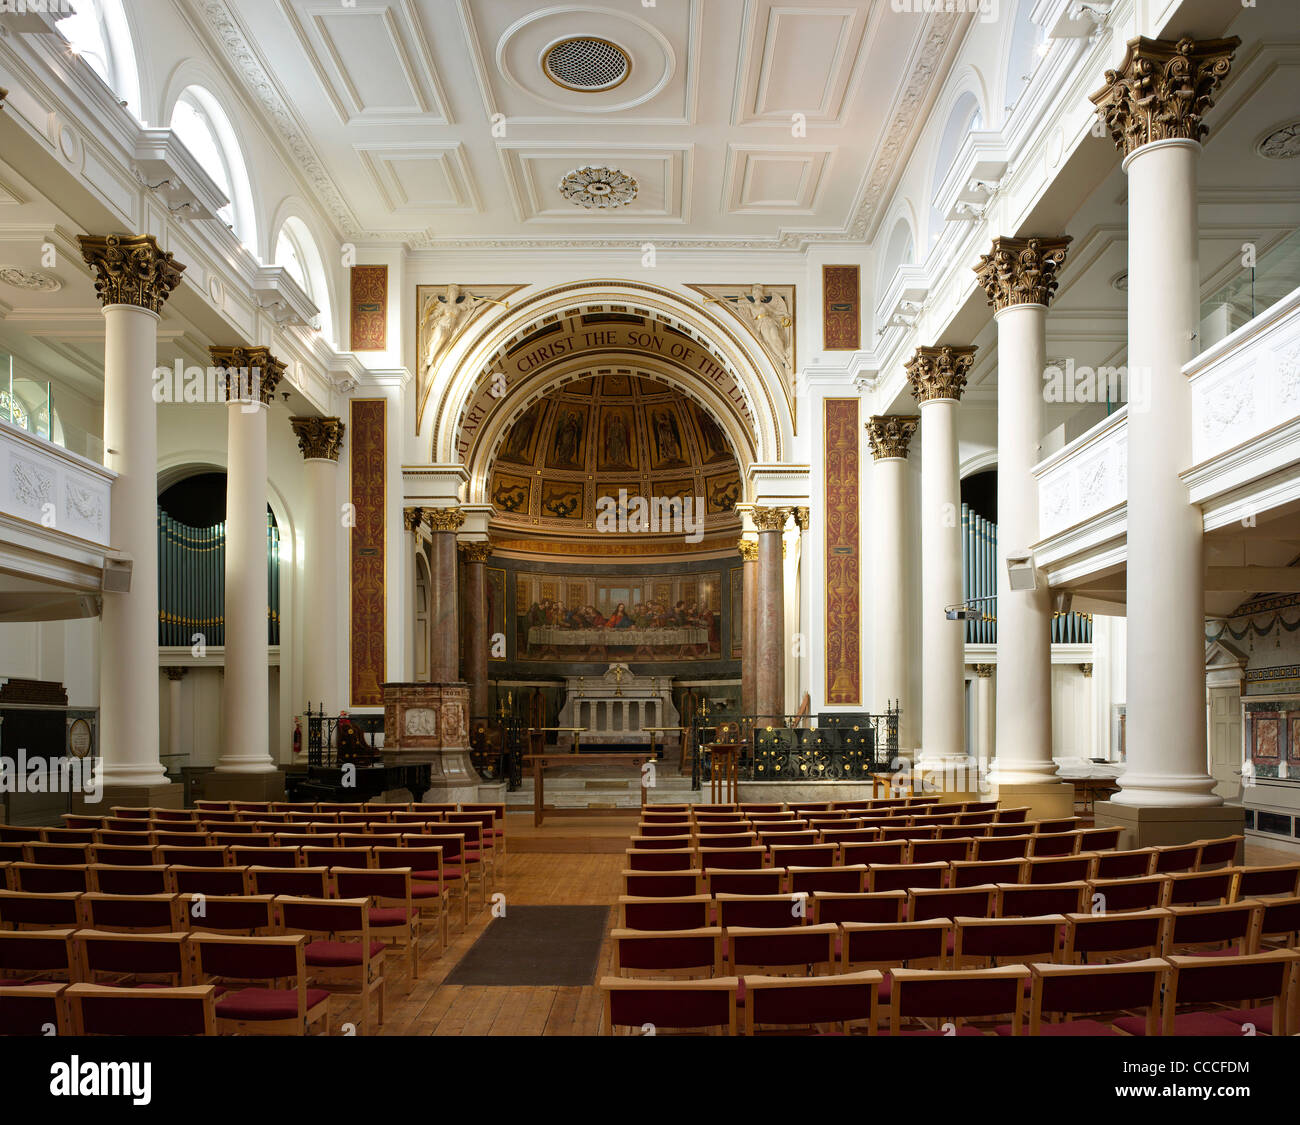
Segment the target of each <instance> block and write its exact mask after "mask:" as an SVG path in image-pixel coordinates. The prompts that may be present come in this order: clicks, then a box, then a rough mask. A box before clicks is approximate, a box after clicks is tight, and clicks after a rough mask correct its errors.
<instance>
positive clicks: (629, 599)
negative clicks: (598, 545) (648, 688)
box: [515, 572, 722, 661]
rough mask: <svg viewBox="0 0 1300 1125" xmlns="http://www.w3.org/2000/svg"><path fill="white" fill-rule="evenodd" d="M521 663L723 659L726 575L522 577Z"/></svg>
mask: <svg viewBox="0 0 1300 1125" xmlns="http://www.w3.org/2000/svg"><path fill="white" fill-rule="evenodd" d="M515 594H516V603H515V604H516V618H515V620H516V651H517V652H518V654H519V658H520V659H523V660H547V659H552V658H555V659H569V660H633V661H647V660H652V661H659V660H672V661H680V660H717V659H718V658H719V657H720V656H721V653H722V618H721V612H720V605H721V597H722V576H721V574H720V573H715V572H704V573H693V574H676V575H671V574H664V575H646V576H639V575H638V576H635V577H632V576H625V577H612V578H605V577H599V576H594V575H580V574H573V575H538V574H527V573H520V574H518V575H517V578H516V588H515Z"/></svg>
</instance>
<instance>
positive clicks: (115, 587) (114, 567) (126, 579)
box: [100, 559, 133, 594]
mask: <svg viewBox="0 0 1300 1125" xmlns="http://www.w3.org/2000/svg"><path fill="white" fill-rule="evenodd" d="M132 566H133V564H132V562H131V560H130V559H105V560H104V578H103V581H102V583H101V584H100V589H101V590H103V591H104V593H106V594H129V593H130V592H131V568H132Z"/></svg>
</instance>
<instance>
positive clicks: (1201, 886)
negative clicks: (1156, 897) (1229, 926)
mask: <svg viewBox="0 0 1300 1125" xmlns="http://www.w3.org/2000/svg"><path fill="white" fill-rule="evenodd" d="M1236 882H1237V872H1236V870H1235V869H1234V868H1231V867H1228V868H1224V869H1222V870H1220V871H1179V872H1177V873H1175V874H1171V875H1168V876H1166V878H1165V888H1164V899H1163V900H1162V901H1161V903H1160V905H1161V906H1202V905H1207V904H1216V905H1217V904H1222V903H1226V902H1229V901H1231V899H1232V891H1233V887H1234V885H1235V884H1236Z"/></svg>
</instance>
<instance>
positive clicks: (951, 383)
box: [903, 344, 975, 402]
mask: <svg viewBox="0 0 1300 1125" xmlns="http://www.w3.org/2000/svg"><path fill="white" fill-rule="evenodd" d="M974 362H975V345H974V344H968V345H964V346H961V347H956V346H953V345H952V344H943V345H941V346H940V347H935V348H924V347H923V348H917V349H916V354H915V355H913V356H912V358H911V359H909V360H908V361H907V363H905V364H904V365H903V366H904V369H905V370H906V371H907V377H908V379H909V380H910V381H911V384H912V396H913V397H914V398H915V399H916V401H917V402H933V401H935V400H937V399H946V398H950V399H960V398H961V393H962V391H964V390H965V389H966V376H967V375H969V374H970V369H971V364H973V363H974Z"/></svg>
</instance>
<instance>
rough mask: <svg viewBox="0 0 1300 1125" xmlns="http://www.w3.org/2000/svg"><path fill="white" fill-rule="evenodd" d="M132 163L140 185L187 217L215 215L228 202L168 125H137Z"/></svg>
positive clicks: (209, 217) (197, 217)
mask: <svg viewBox="0 0 1300 1125" xmlns="http://www.w3.org/2000/svg"><path fill="white" fill-rule="evenodd" d="M135 164H136V167H137V168H138V169H139V173H140V177H141V179H142V181H143V182H144V186H145V187H146V188H149V189H151V190H154V191H156V192H157V193H158V195H159V196H160V197H161V198H162V199H164V200H165V201H166V202H167V208H168V210H169V211H172V212H176V211H179V210H182V209H183V210H184V214H185V217H186V218H188V219H216V218H217V215H218V213H219V212H220V211H221V209H222V208H223V207H226V206H227V205H229V203H230V200H229V199H228V198H226V195H225V194H224V193H223V192H222V191H221V189H220V188H219V187H217V185H216V183H215V182H214V181H213V179H212V177H211V176H209V175H208V174H207V172H206V171H204V169H203V166H202V165H201V164H200V163H199V162H198V161H197V160H196V159H195V158H194V156H193V154H192V153H191V152H190V150H189V149H187V148H186V147H185V145H184V144H183V143H182V142H181V139H180V138H179V137H178V136H177V135H176V134H175V133H174V132H172V130H171V129H151V128H141V129H140V131H139V134H138V136H137V137H136V142H135ZM155 185H157V186H156V187H155Z"/></svg>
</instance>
